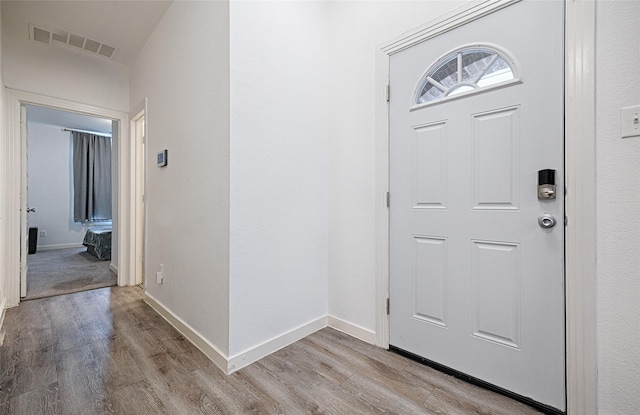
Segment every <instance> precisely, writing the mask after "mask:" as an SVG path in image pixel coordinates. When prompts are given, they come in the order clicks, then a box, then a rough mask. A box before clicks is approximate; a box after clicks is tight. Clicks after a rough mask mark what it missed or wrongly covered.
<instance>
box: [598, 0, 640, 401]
mask: <svg viewBox="0 0 640 415" xmlns="http://www.w3.org/2000/svg"><path fill="white" fill-rule="evenodd" d="M596 13H597V15H596V45H597V47H596V85H597V87H596V114H597V118H596V168H597V173H596V174H597V180H596V181H597V188H596V200H597V202H596V203H597V205H596V212H597V229H596V238H597V239H596V244H597V291H598V298H597V303H598V309H597V310H598V311H597V319H598V325H597V339H598V401H599V413H601V414H637V413H640V383H639V382H638V376H640V255H638V253H639V252H640V137H635V138H626V139H621V138H620V109H621V108H622V107H628V106H634V105H640V73H638V67H640V30H639V29H638V25H637V18H638V16H640V2H634V1H628V2H626V1H625V2H622V1H615V2H609V1H600V2H598V3H597V9H596Z"/></svg>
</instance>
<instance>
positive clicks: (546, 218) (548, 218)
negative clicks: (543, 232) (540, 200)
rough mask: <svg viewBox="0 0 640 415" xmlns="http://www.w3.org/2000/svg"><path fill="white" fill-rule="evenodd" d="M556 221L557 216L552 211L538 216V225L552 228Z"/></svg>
mask: <svg viewBox="0 0 640 415" xmlns="http://www.w3.org/2000/svg"><path fill="white" fill-rule="evenodd" d="M556 223H557V221H556V218H555V217H554V216H553V215H552V214H550V213H545V214H544V215H542V216H540V217H539V218H538V225H540V227H541V228H544V229H551V228H553V227H554V226H556Z"/></svg>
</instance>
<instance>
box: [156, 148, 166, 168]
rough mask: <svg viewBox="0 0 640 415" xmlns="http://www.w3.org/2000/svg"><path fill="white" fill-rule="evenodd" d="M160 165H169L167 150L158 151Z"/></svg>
mask: <svg viewBox="0 0 640 415" xmlns="http://www.w3.org/2000/svg"><path fill="white" fill-rule="evenodd" d="M157 164H158V167H164V166H166V165H167V150H162V151H160V152H158V160H157Z"/></svg>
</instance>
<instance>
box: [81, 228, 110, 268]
mask: <svg viewBox="0 0 640 415" xmlns="http://www.w3.org/2000/svg"><path fill="white" fill-rule="evenodd" d="M82 245H84V246H86V247H87V252H89V253H90V254H91V255H95V256H96V257H97V258H98V259H101V260H103V261H106V260H108V259H111V228H91V229H89V230H87V233H86V234H85V235H84V240H83V241H82Z"/></svg>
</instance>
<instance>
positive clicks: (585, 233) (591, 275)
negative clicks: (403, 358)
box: [375, 0, 597, 415]
mask: <svg viewBox="0 0 640 415" xmlns="http://www.w3.org/2000/svg"><path fill="white" fill-rule="evenodd" d="M518 1H520V0H485V1H473V2H470V3H469V4H467V5H464V6H463V7H461V8H458V9H456V10H454V11H452V12H450V13H447V14H445V15H443V16H441V17H439V18H437V19H435V20H432V21H430V22H428V23H427V24H425V25H423V26H421V27H419V28H416V29H414V30H411V31H409V32H407V33H405V34H403V35H402V36H400V37H398V38H396V39H393V40H391V41H389V42H386V43H384V44H383V45H381V46H380V47H379V48H378V49H377V52H376V78H375V79H376V81H375V82H376V84H375V86H376V90H375V93H376V95H375V103H376V104H375V107H376V129H375V134H376V138H375V140H376V141H375V149H376V193H375V194H376V201H377V203H376V209H375V218H376V344H377V345H378V346H380V347H385V348H387V347H388V346H389V317H388V315H387V298H388V297H389V210H388V208H387V192H388V191H389V112H388V103H387V99H386V95H387V94H386V91H387V85H388V82H389V57H390V55H392V54H394V53H396V52H399V51H401V50H403V49H406V48H408V47H411V46H413V45H415V44H417V43H420V42H423V41H425V40H427V39H430V38H432V37H435V36H437V35H439V34H441V33H444V32H446V31H449V30H452V29H454V28H456V27H458V26H461V25H463V24H465V23H468V22H470V21H472V20H475V19H478V18H480V17H482V16H485V15H487V14H489V13H493V12H495V11H497V10H499V9H501V8H504V7H507V6H509V5H511V4H514V3H516V2H518ZM565 13H566V14H565V19H566V26H565V48H566V49H565V170H566V171H565V175H566V182H567V183H566V187H567V196H566V201H565V203H566V206H565V210H566V214H567V217H568V219H569V224H568V226H567V227H566V257H565V261H566V271H565V279H566V285H565V290H566V303H565V307H566V347H567V351H566V353H567V356H566V364H567V367H566V373H567V413H568V414H570V415H573V414H595V413H596V412H597V384H596V368H597V359H596V357H597V356H596V338H595V328H596V325H595V298H596V297H595V223H596V222H595V196H594V189H595V125H594V121H593V120H595V72H594V68H595V2H594V1H589V0H586V1H583V0H567V1H566V2H565ZM391 96H392V97H393V91H391ZM390 202H391V203H393V196H391V201H390ZM391 307H393V304H392V305H391Z"/></svg>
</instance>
